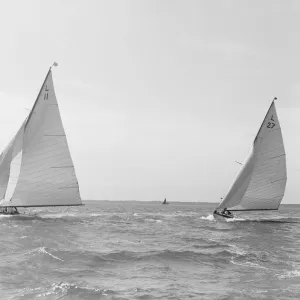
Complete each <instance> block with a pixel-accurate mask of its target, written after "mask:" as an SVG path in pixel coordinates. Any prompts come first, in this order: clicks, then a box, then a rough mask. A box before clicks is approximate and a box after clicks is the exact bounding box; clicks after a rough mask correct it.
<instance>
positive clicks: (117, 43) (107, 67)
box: [0, 0, 300, 203]
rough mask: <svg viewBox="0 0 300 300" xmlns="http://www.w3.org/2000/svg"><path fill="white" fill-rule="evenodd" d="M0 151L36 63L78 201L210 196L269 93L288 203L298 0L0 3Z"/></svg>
mask: <svg viewBox="0 0 300 300" xmlns="http://www.w3.org/2000/svg"><path fill="white" fill-rule="evenodd" d="M0 33H1V34H0V37H1V47H0V57H1V69H0V104H1V109H0V149H3V148H4V147H5V146H6V144H7V143H8V142H9V141H10V139H11V138H12V136H13V135H14V134H15V133H16V131H17V130H18V128H19V126H20V125H21V123H22V121H23V119H24V118H25V116H26V115H27V114H28V109H31V107H32V105H33V103H34V101H35V98H36V96H37V94H38V91H39V89H40V87H41V84H42V82H43V80H44V77H45V75H46V73H47V71H48V68H49V66H50V65H51V64H52V62H53V61H57V62H58V63H59V66H58V67H57V68H54V69H53V79H54V87H55V90H56V95H57V99H58V103H59V106H60V110H61V115H62V119H63V123H64V127H65V130H66V133H67V138H68V142H69V146H70V151H71V155H72V157H73V161H74V164H75V170H76V173H77V177H78V181H79V185H80V191H81V195H82V198H83V199H84V200H89V199H95V200H96V199H99V200H102V199H107V200H162V199H163V198H165V197H167V199H168V201H207V202H218V201H219V200H220V197H221V196H224V194H225V192H226V191H227V189H228V186H229V185H230V184H231V182H232V181H233V179H234V177H235V174H236V172H237V171H238V170H239V168H240V165H238V164H236V163H234V161H235V160H237V161H242V160H243V159H244V158H245V156H246V155H247V153H248V150H249V148H250V146H251V143H252V142H253V139H254V137H255V135H256V133H257V131H258V129H259V127H260V124H261V122H262V120H263V118H264V116H265V114H266V112H267V109H268V107H269V105H270V103H271V101H272V99H273V97H274V96H276V97H277V98H278V101H277V103H276V105H277V112H278V116H279V121H280V123H281V127H282V132H283V138H284V142H285V148H286V153H287V167H288V170H287V171H288V181H287V189H286V195H285V198H284V200H283V202H282V203H300V200H299V198H300V197H299V195H300V184H299V178H300V158H299V154H300V133H299V132H300V118H299V114H300V2H299V1H292V0H290V1H275V0H269V1H262V0H258V1H253V0H251V1H243V0H236V1H226V0H224V1H221V0H220V1H212V0H206V1H200V0H199V1H188V0H182V1H175V0H169V1H164V0H160V1H154V0H148V1H143V0H136V1H125V0H124V1H121V0H120V1H114V0H106V1H101V0H95V1H92V0H88V1H87V0H83V1H78V0H70V1H67V0H64V1H62V0H51V1H40V0H36V1H30V0H26V1H23V0H20V1H1V9H0Z"/></svg>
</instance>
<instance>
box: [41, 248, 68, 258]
mask: <svg viewBox="0 0 300 300" xmlns="http://www.w3.org/2000/svg"><path fill="white" fill-rule="evenodd" d="M38 252H41V253H45V254H48V255H50V256H51V257H53V258H54V259H57V260H60V261H63V260H62V259H60V258H59V257H57V256H55V255H53V254H51V253H50V252H47V251H46V249H45V247H40V248H38Z"/></svg>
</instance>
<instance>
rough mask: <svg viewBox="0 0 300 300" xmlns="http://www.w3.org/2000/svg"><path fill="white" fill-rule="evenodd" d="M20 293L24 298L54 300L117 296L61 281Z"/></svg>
mask: <svg viewBox="0 0 300 300" xmlns="http://www.w3.org/2000/svg"><path fill="white" fill-rule="evenodd" d="M20 292H21V293H22V294H23V295H24V296H25V295H26V296H30V297H33V296H36V297H37V298H41V299H43V298H46V299H50V298H49V297H51V299H54V298H53V297H55V299H65V297H67V299H73V297H74V298H76V299H87V297H88V298H89V299H90V297H92V299H94V298H95V297H96V298H97V299H102V297H101V296H103V297H105V298H106V297H111V296H113V295H116V294H117V293H116V292H114V291H113V290H109V289H101V288H98V287H93V286H89V285H82V284H81V285H80V284H75V283H68V282H63V281H61V282H59V283H53V284H52V285H51V286H48V287H36V288H24V289H23V290H21V291H20ZM57 297H59V298H57ZM100 297H101V298H100ZM96 298H95V299H96Z"/></svg>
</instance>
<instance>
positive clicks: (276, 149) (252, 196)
mask: <svg viewBox="0 0 300 300" xmlns="http://www.w3.org/2000/svg"><path fill="white" fill-rule="evenodd" d="M286 180H287V174H286V155H285V150H284V144H283V138H282V133H281V128H280V124H279V121H278V117H277V113H276V109H275V103H274V101H273V102H272V104H271V106H270V108H269V110H268V112H267V114H266V116H265V118H264V121H263V123H262V124H261V127H260V129H259V131H258V133H257V135H256V137H255V139H254V142H253V145H252V148H251V151H250V154H249V156H248V157H247V159H246V162H245V163H244V164H243V166H242V168H241V170H240V171H239V173H238V175H237V177H236V180H235V181H234V182H233V184H232V186H231V187H230V189H229V191H228V193H227V194H226V196H225V197H224V199H223V200H222V201H221V202H220V204H219V206H218V208H227V209H230V210H232V211H234V210H235V211H242V210H273V209H278V207H279V205H280V202H281V201H282V198H283V196H284V192H285V186H286Z"/></svg>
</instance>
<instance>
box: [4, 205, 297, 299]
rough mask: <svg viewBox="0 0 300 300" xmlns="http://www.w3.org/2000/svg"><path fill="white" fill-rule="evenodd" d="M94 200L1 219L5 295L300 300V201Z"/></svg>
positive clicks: (81, 297) (51, 297)
mask: <svg viewBox="0 0 300 300" xmlns="http://www.w3.org/2000/svg"><path fill="white" fill-rule="evenodd" d="M84 204H85V206H83V207H69V208H43V209H31V210H30V211H24V212H23V214H22V215H18V216H4V215H1V216H0V299H4V300H6V299H7V300H8V299H24V300H25V299H30V300H32V299H39V300H46V299H97V300H98V299H105V300H113V299H114V300H126V299H130V300H131V299H132V300H133V299H140V300H150V299H170V300H171V299H172V300H175V299H180V300H184V299H207V300H214V299H220V300H221V299H224V300H225V299H228V300H233V299H238V300H240V299H249V300H250V299H280V300H285V299H300V205H281V206H280V210H279V211H275V212H248V213H237V214H236V218H235V219H233V220H229V221H227V222H226V221H225V222H220V221H215V220H214V218H213V216H212V211H213V210H214V208H215V206H216V204H213V203H201V202H197V203H187V202H177V203H173V202H171V203H169V204H168V205H162V204H161V202H158V201H153V202H143V201H85V202H84Z"/></svg>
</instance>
